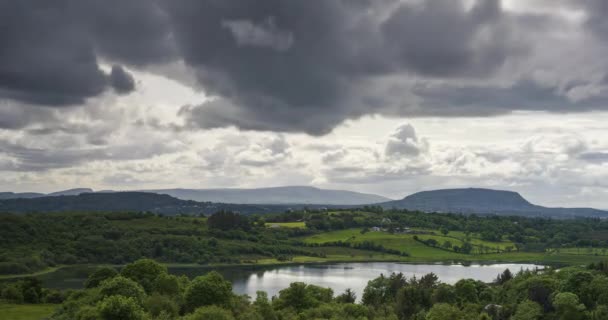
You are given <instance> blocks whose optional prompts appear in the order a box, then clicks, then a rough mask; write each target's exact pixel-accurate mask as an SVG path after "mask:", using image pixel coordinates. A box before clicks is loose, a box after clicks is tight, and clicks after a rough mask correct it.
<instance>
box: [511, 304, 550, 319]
mask: <svg viewBox="0 0 608 320" xmlns="http://www.w3.org/2000/svg"><path fill="white" fill-rule="evenodd" d="M542 315H543V308H542V307H541V306H540V305H539V304H538V303H536V302H534V301H530V300H525V301H523V302H522V303H520V304H519V305H517V311H516V312H515V314H514V315H513V317H512V318H511V319H512V320H537V319H539V318H540V317H541V316H542Z"/></svg>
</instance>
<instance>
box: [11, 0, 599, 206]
mask: <svg viewBox="0 0 608 320" xmlns="http://www.w3.org/2000/svg"><path fill="white" fill-rule="evenodd" d="M0 12H2V19H0V191H39V192H40V191H41V192H48V191H55V190H60V189H67V188H72V187H91V188H94V189H97V190H100V189H115V190H127V189H141V188H171V187H184V188H215V187H266V186H282V185H313V186H318V187H325V188H340V189H348V190H356V191H363V192H372V193H377V194H381V195H385V196H389V197H393V198H400V197H402V196H404V195H407V194H409V193H411V192H415V191H420V190H425V189H437V188H447V187H470V186H475V187H491V188H497V189H509V190H515V191H519V192H521V193H522V194H523V195H524V196H526V197H527V198H528V199H530V200H532V201H534V202H537V203H539V204H544V205H549V206H594V207H600V208H608V201H607V200H605V199H607V197H606V196H607V195H608V135H607V134H606V132H608V59H606V57H607V56H608V19H606V17H607V16H608V2H607V1H605V0H503V1H502V2H501V1H499V0H477V1H474V0H468V1H467V0H462V1H460V0H427V1H423V0H320V1H309V0H301V1H300V0H295V1H283V0H267V1H258V0H204V1H200V0H181V1H172V0H57V1H42V0H20V1H12V0H0Z"/></svg>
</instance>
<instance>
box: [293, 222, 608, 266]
mask: <svg viewBox="0 0 608 320" xmlns="http://www.w3.org/2000/svg"><path fill="white" fill-rule="evenodd" d="M427 231H429V230H427ZM438 234H439V232H436V234H432V235H417V236H418V237H419V238H420V239H430V238H434V239H435V240H437V241H438V242H439V244H440V245H441V244H443V242H444V241H446V240H448V241H450V242H452V245H461V243H462V240H460V239H459V237H460V236H462V237H465V235H464V234H462V235H460V234H458V233H452V232H450V233H449V234H448V235H447V236H443V235H438ZM474 236H475V235H471V237H474ZM413 237H414V235H411V234H389V233H387V232H367V233H365V234H361V229H347V230H339V231H331V232H324V233H321V234H317V235H312V236H308V237H305V238H303V239H302V240H303V241H304V242H307V243H317V244H322V243H326V242H336V241H343V242H351V243H357V242H362V241H371V242H374V243H376V244H381V245H383V246H384V247H386V248H390V249H396V250H399V251H404V252H407V253H409V254H410V256H409V257H397V256H395V260H394V261H405V262H438V261H467V262H488V263H491V262H519V263H524V262H526V263H537V264H551V265H581V264H588V263H591V262H597V261H602V260H605V259H606V256H602V255H601V254H599V252H600V250H601V249H596V250H597V252H593V253H591V254H589V253H588V250H587V249H577V248H571V249H570V250H568V249H560V251H559V252H546V253H542V252H501V253H487V254H462V253H456V252H453V251H447V250H442V249H440V248H433V247H429V246H427V245H424V244H422V243H420V242H418V241H416V240H414V239H413ZM471 243H473V244H474V245H479V244H483V245H485V246H488V247H491V248H496V247H499V248H501V249H504V248H505V247H507V246H511V245H513V244H512V243H510V242H508V241H501V242H488V241H483V240H481V239H475V238H472V239H471ZM320 248H323V249H328V248H330V247H320ZM334 248H335V249H336V250H337V251H338V252H339V251H340V250H345V249H348V248H342V247H340V248H338V247H334ZM328 258H331V255H328Z"/></svg>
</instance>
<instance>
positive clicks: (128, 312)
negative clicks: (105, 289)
mask: <svg viewBox="0 0 608 320" xmlns="http://www.w3.org/2000/svg"><path fill="white" fill-rule="evenodd" d="M97 309H98V311H99V315H101V318H102V319H104V320H140V319H144V312H143V310H142V308H141V307H140V306H139V304H138V303H137V302H136V301H135V299H133V298H131V297H123V296H111V297H107V298H105V299H104V300H103V301H101V302H100V303H99V305H98V307H97Z"/></svg>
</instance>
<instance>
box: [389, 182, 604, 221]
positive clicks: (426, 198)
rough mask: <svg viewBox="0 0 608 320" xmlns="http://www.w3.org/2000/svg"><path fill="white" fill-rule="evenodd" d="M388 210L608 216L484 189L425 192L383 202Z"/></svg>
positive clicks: (549, 215) (517, 194) (515, 193)
mask: <svg viewBox="0 0 608 320" xmlns="http://www.w3.org/2000/svg"><path fill="white" fill-rule="evenodd" d="M380 205H381V206H382V207H384V208H397V209H408V210H418V211H424V212H453V213H466V214H471V213H475V214H499V215H525V216H543V217H557V218H571V217H608V211H603V210H598V209H592V208H548V207H543V206H539V205H535V204H532V203H530V202H529V201H528V200H526V199H525V198H524V197H522V196H521V195H520V194H519V193H517V192H513V191H504V190H492V189H481V188H468V189H442V190H432V191H422V192H417V193H414V194H412V195H409V196H407V197H405V198H403V199H401V200H394V201H388V202H383V203H380Z"/></svg>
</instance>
